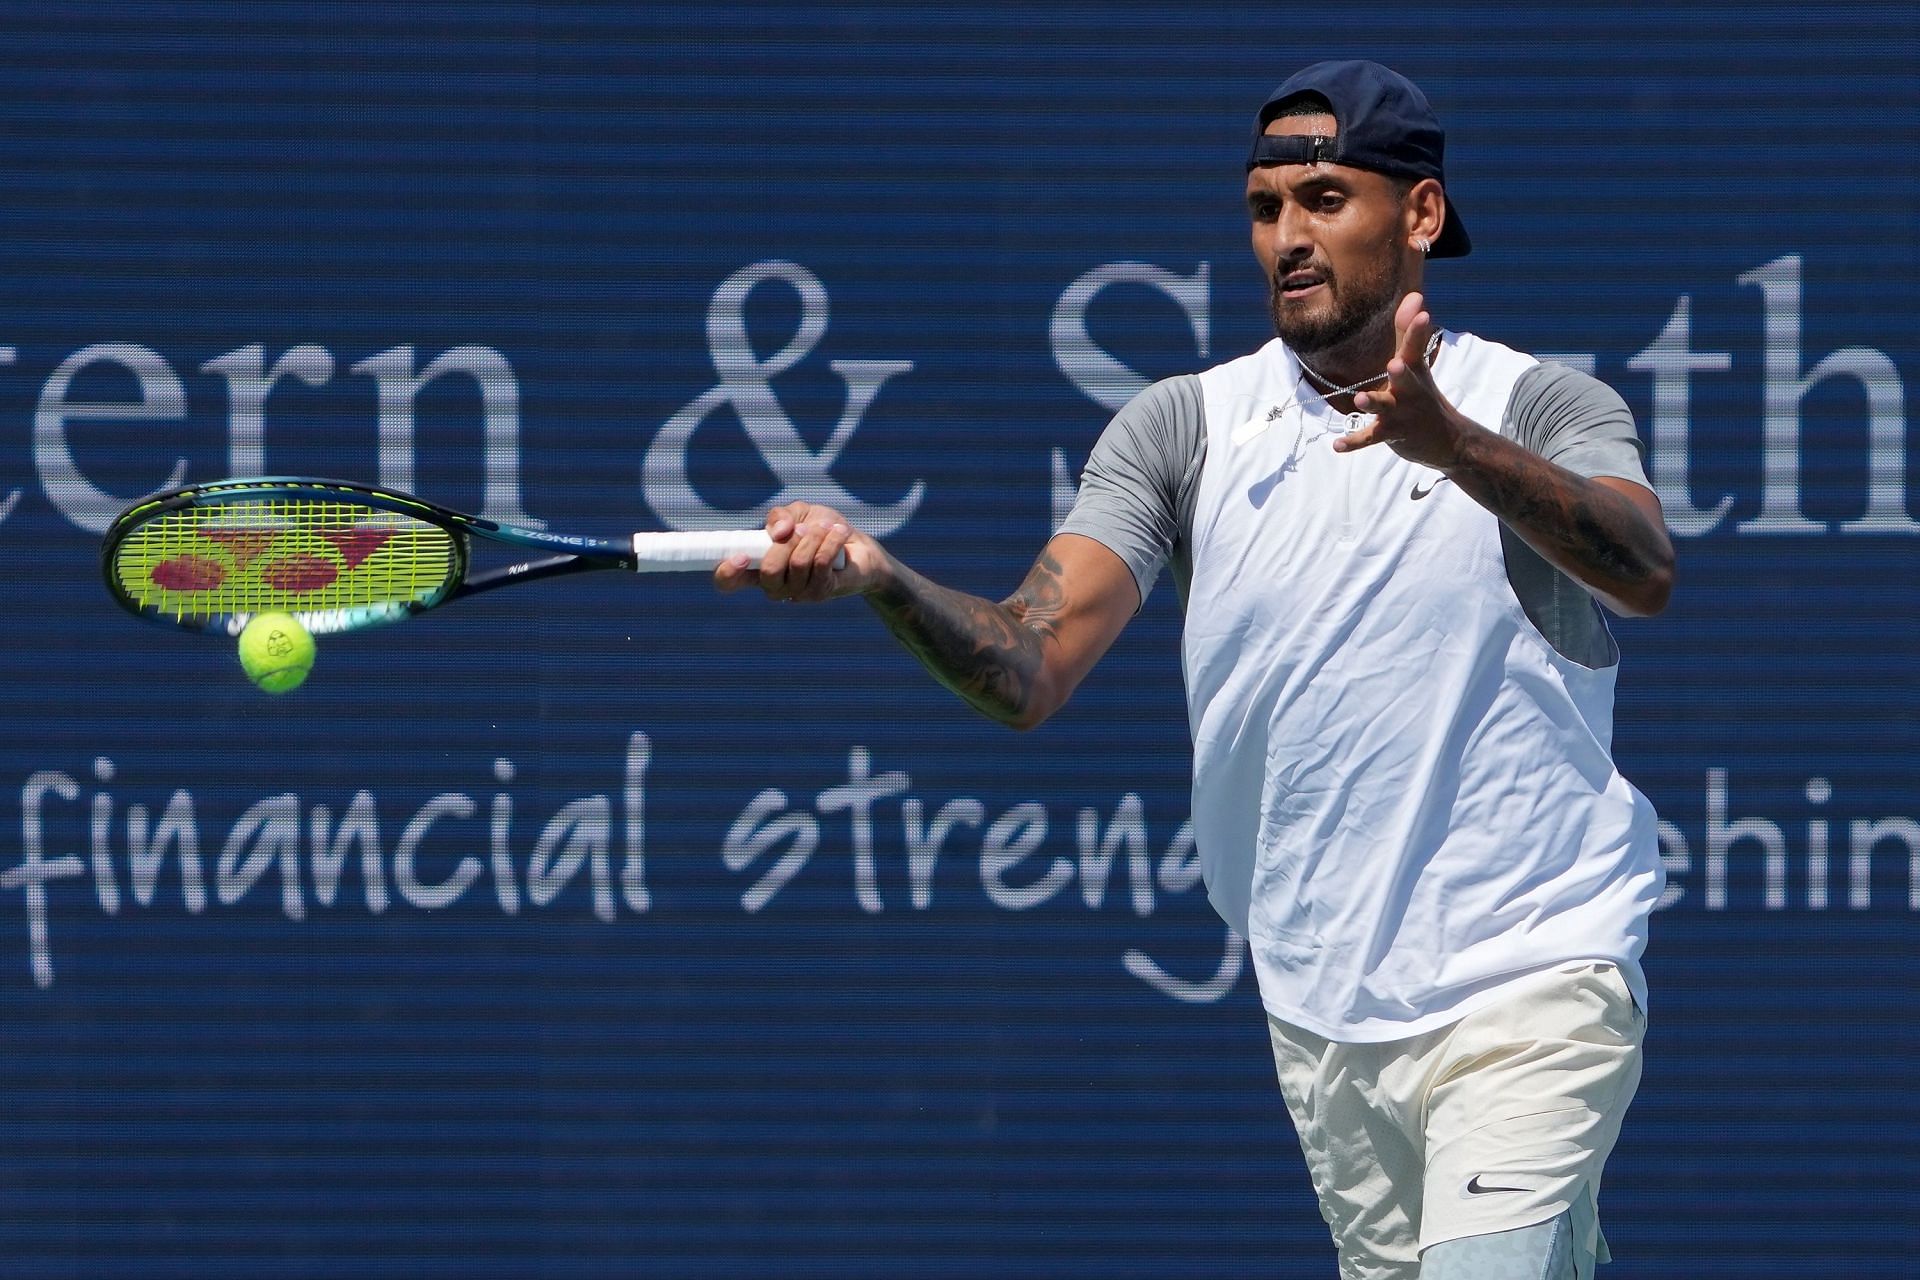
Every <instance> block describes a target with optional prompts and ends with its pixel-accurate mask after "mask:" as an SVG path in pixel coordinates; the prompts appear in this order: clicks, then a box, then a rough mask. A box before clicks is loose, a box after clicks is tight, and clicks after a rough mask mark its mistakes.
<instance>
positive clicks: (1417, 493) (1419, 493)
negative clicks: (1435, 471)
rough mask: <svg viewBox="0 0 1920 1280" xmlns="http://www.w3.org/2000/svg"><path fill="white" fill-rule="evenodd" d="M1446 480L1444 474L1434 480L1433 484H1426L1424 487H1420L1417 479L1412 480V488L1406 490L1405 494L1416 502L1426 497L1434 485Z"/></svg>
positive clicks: (1443, 482)
mask: <svg viewBox="0 0 1920 1280" xmlns="http://www.w3.org/2000/svg"><path fill="white" fill-rule="evenodd" d="M1446 480H1447V478H1446V477H1445V476H1441V477H1440V478H1439V479H1438V480H1435V481H1434V482H1433V484H1430V485H1428V486H1427V487H1426V488H1424V489H1422V488H1421V487H1420V482H1419V481H1418V480H1415V481H1414V482H1413V488H1411V489H1409V490H1407V496H1408V497H1409V498H1412V499H1413V500H1414V501H1415V502H1418V501H1420V499H1422V498H1424V497H1426V496H1427V495H1428V494H1430V493H1432V492H1433V489H1434V485H1439V484H1445V483H1446Z"/></svg>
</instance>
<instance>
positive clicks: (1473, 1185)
mask: <svg viewBox="0 0 1920 1280" xmlns="http://www.w3.org/2000/svg"><path fill="white" fill-rule="evenodd" d="M1429 492H1431V490H1429ZM1531 1190H1533V1188H1532V1187H1487V1186H1482V1185H1481V1184H1480V1175H1479V1174H1477V1173H1476V1174H1474V1175H1473V1177H1472V1178H1470V1179H1468V1180H1467V1194H1468V1195H1470V1196H1484V1195H1489V1194H1491V1193H1493V1192H1495V1191H1531Z"/></svg>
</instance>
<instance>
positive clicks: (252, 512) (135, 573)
mask: <svg viewBox="0 0 1920 1280" xmlns="http://www.w3.org/2000/svg"><path fill="white" fill-rule="evenodd" d="M460 564H461V562H460V556H459V552H458V547H457V545H456V540H455V537H454V535H453V534H451V533H449V532H448V531H447V530H445V529H442V528H441V527H440V526H438V525H435V524H429V523H427V522H426V521H423V520H416V519H414V518H412V517H411V516H406V515H402V514H400V513H398V512H392V511H383V510H380V509H377V508H373V507H367V506H363V505H361V504H359V503H356V502H343V501H334V500H323V499H316V498H263V499H255V500H248V501H239V502H227V503H219V504H214V505H205V506H188V507H180V508H176V509H174V510H171V511H167V512H163V513H161V514H160V515H159V516H157V517H155V518H154V519H152V520H149V521H147V522H146V523H145V524H142V525H140V526H138V527H137V528H135V529H133V530H131V531H130V532H129V533H128V534H127V536H126V537H125V538H124V539H123V540H122V541H121V543H120V544H119V546H118V547H117V548H116V549H115V551H114V554H113V559H112V572H113V575H114V578H115V580H116V581H117V582H118V584H119V586H120V588H121V590H123V591H124V592H125V593H126V594H127V595H128V597H129V598H131V599H132V600H133V601H134V602H135V603H136V604H138V605H139V606H141V607H142V608H144V609H149V610H153V611H155V612H158V613H162V614H166V615H169V616H171V617H173V618H175V619H187V618H207V617H214V616H218V615H222V614H235V613H242V614H252V613H266V612H278V613H314V612H321V611H335V610H351V609H359V608H366V607H370V606H386V605H397V606H406V605H413V604H420V605H424V604H427V603H429V602H431V601H432V600H434V599H435V598H437V597H438V596H439V595H440V594H442V593H443V592H444V591H445V590H446V589H447V588H448V586H449V585H451V580H452V579H453V578H454V576H455V575H456V574H457V573H458V572H459V571H460Z"/></svg>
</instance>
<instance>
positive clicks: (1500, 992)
mask: <svg viewBox="0 0 1920 1280" xmlns="http://www.w3.org/2000/svg"><path fill="white" fill-rule="evenodd" d="M1583 964H1610V965H1613V966H1614V967H1615V968H1617V969H1619V970H1620V974H1621V977H1622V978H1624V979H1625V980H1626V984H1627V990H1628V991H1629V992H1630V993H1631V994H1632V996H1633V999H1634V1003H1635V1004H1636V1005H1638V1006H1639V1007H1640V1010H1641V1012H1642V1014H1644V1013H1645V1012H1646V1007H1647V995H1646V980H1645V978H1644V977H1643V976H1642V974H1641V972H1640V965H1639V962H1638V961H1636V960H1634V959H1632V958H1630V957H1622V956H1608V955H1574V956H1563V957H1560V958H1559V959H1555V960H1544V961H1541V962H1540V963H1539V964H1537V965H1532V966H1529V967H1528V968H1525V969H1516V970H1514V971H1513V972H1512V973H1510V974H1507V975H1506V976H1504V977H1503V978H1501V980H1500V981H1498V982H1496V983H1495V984H1494V985H1493V986H1490V987H1485V988H1482V989H1481V990H1479V991H1476V992H1474V993H1473V994H1472V995H1470V996H1467V997H1466V998H1464V999H1463V1000H1461V1001H1460V1002H1459V1003H1458V1004H1454V1005H1449V1006H1448V1007H1447V1008H1445V1009H1440V1010H1436V1011H1434V1012H1432V1013H1426V1014H1422V1015H1421V1016H1419V1017H1417V1018H1412V1019H1409V1020H1408V1021H1406V1022H1391V1021H1388V1020H1386V1019H1383V1018H1368V1019H1366V1020H1365V1021H1363V1022H1341V1023H1338V1024H1333V1023H1328V1022H1323V1021H1322V1020H1321V1019H1319V1018H1317V1017H1314V1016H1313V1015H1311V1014H1308V1013H1303V1012H1301V1011H1300V1010H1298V1009H1289V1008H1285V1007H1284V1006H1282V1005H1281V1004H1280V1003H1279V1002H1277V1001H1274V1000H1270V999H1268V998H1267V995H1266V993H1265V992H1264V991H1263V992H1261V994H1260V1005H1261V1007H1262V1008H1263V1009H1264V1010H1265V1011H1266V1014H1267V1016H1268V1017H1269V1018H1272V1019H1274V1020H1275V1021H1276V1022H1281V1023H1284V1024H1286V1025H1287V1026H1289V1027H1298V1028H1299V1029H1300V1030H1302V1031H1306V1032H1308V1033H1310V1034H1312V1035H1316V1036H1319V1037H1320V1038H1321V1039H1323V1040H1332V1041H1334V1042H1336V1043H1339V1044H1388V1043H1391V1042H1392V1041H1395V1040H1411V1039H1412V1038H1414V1037H1415V1036H1421V1035H1425V1034H1426V1033H1427V1032H1429V1031H1438V1030H1440V1029H1441V1028H1442V1027H1450V1026H1452V1025H1453V1024H1454V1023H1456V1022H1458V1021H1460V1020H1461V1019H1462V1018H1464V1017H1466V1016H1467V1015H1468V1014H1471V1013H1476V1012H1478V1011H1479V1010H1481V1009H1485V1008H1487V1007H1488V1006H1489V1005H1495V1004H1499V1003H1500V1002H1501V1001H1502V1000H1504V999H1506V998H1507V997H1508V996H1509V995H1511V994H1512V992H1513V989H1514V988H1515V987H1518V986H1520V985H1522V984H1524V983H1527V982H1530V981H1532V980H1533V979H1534V978H1537V977H1539V976H1540V975H1541V974H1543V973H1555V972H1558V971H1560V970H1562V969H1570V968H1573V967H1575V966H1577V965H1583ZM1254 968H1255V971H1256V976H1257V972H1258V969H1259V964H1258V961H1257V959H1256V962H1255V965H1254Z"/></svg>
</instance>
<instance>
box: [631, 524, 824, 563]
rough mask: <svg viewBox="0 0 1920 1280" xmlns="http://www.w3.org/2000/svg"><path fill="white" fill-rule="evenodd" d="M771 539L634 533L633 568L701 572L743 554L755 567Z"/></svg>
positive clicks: (732, 532) (743, 532)
mask: <svg viewBox="0 0 1920 1280" xmlns="http://www.w3.org/2000/svg"><path fill="white" fill-rule="evenodd" d="M772 545H773V539H772V538H769V537H768V536H767V531H766V530H765V529H715V530H712V531H700V532H695V533H636V534H634V535H633V567H634V570H635V572H637V573H703V572H709V571H711V570H713V569H717V568H719V567H720V564H721V562H722V561H726V560H731V559H732V558H733V557H734V556H746V557H748V558H749V559H750V560H752V561H753V564H754V566H755V567H756V568H757V567H759V564H760V558H761V557H762V556H764V555H766V554H767V548H769V547H771V546H772ZM833 567H834V568H836V569H844V568H846V567H847V553H846V552H844V551H842V552H841V553H840V554H839V555H838V556H837V557H835V559H834V562H833Z"/></svg>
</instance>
